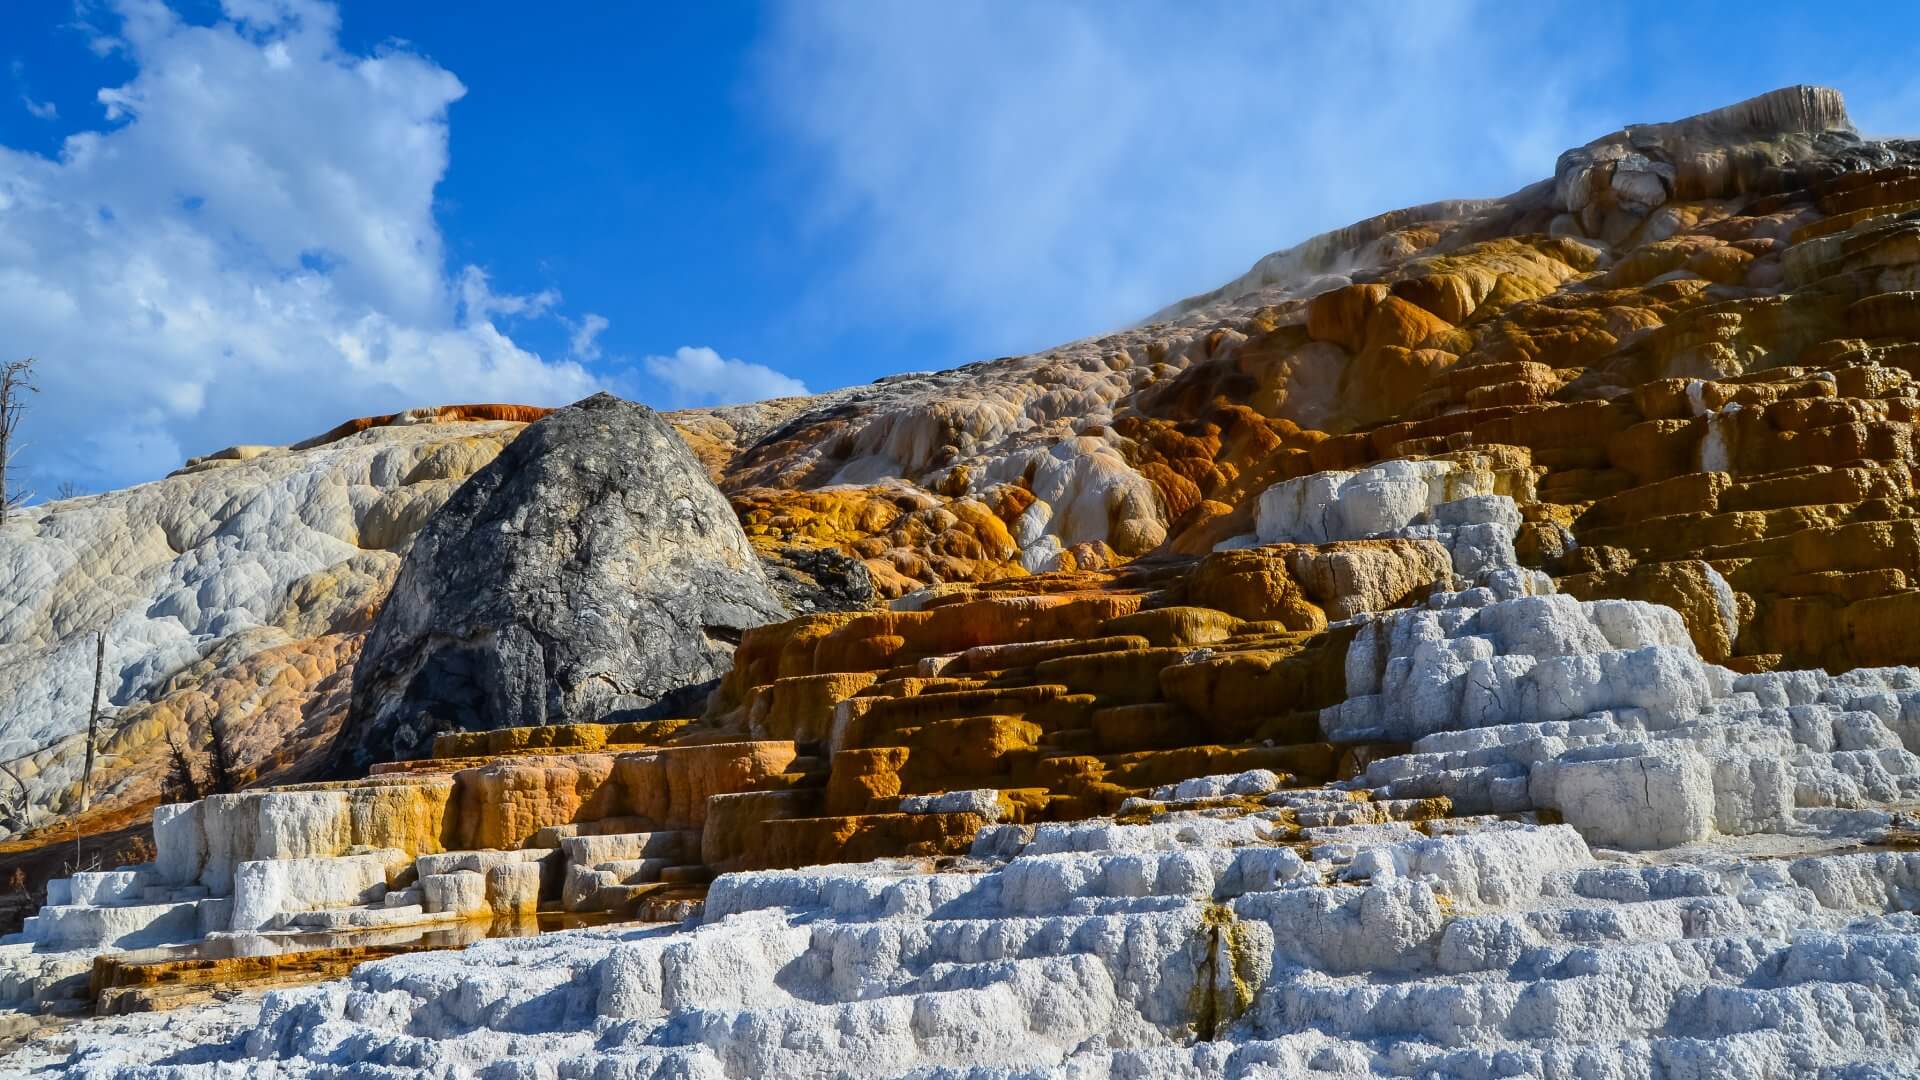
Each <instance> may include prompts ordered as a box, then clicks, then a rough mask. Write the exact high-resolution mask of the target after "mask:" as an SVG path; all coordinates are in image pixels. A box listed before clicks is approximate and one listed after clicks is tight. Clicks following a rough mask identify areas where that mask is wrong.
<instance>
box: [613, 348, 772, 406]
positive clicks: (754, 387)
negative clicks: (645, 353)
mask: <svg viewBox="0 0 1920 1080" xmlns="http://www.w3.org/2000/svg"><path fill="white" fill-rule="evenodd" d="M642 366H644V367H645V368H646V371H647V374H649V375H651V376H653V377H654V378H655V379H656V380H658V381H659V382H660V384H661V385H662V386H664V387H665V388H666V391H667V398H668V403H669V404H670V405H671V406H672V407H674V408H691V407H693V406H697V405H733V404H737V403H739V402H743V401H765V400H766V399H768V398H777V397H795V396H798V395H801V394H805V393H807V386H806V384H805V383H803V382H801V381H800V380H799V379H795V378H793V377H791V376H788V375H783V374H781V373H780V372H778V371H775V370H774V369H772V368H770V367H768V366H766V365H765V364H755V363H750V362H748V361H746V360H732V359H727V358H725V357H722V356H721V355H720V354H719V353H717V352H715V351H713V350H712V349H710V348H707V347H706V346H704V345H702V346H698V347H690V346H686V345H682V346H681V347H680V348H678V349H675V350H674V352H673V355H672V356H649V357H647V358H646V360H645V361H643V364H642Z"/></svg>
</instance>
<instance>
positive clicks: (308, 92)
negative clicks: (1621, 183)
mask: <svg viewBox="0 0 1920 1080" xmlns="http://www.w3.org/2000/svg"><path fill="white" fill-rule="evenodd" d="M1601 7H1603V8H1604V7H1605V6H1601ZM543 8H545V9H551V10H542V11H541V12H540V14H539V15H538V16H537V17H530V16H529V14H528V13H529V12H530V11H532V10H534V9H531V8H527V7H525V6H522V5H518V4H512V5H509V4H504V3H497V2H491V0H479V2H474V3H462V4H453V3H425V2H422V3H405V4H393V3H384V2H381V3H375V2H362V0H348V2H346V3H343V4H339V5H335V4H332V3H327V2H323V0H224V2H214V0H174V2H172V3H171V4H169V3H166V2H164V0H86V2H83V3H80V4H77V5H76V4H75V3H74V2H73V0H7V2H6V3H5V4H4V5H0V62H4V63H5V64H6V71H5V73H4V76H0V77H4V78H5V79H6V82H5V83H4V84H0V350H5V351H6V352H7V353H9V354H11V353H28V352H31V353H33V354H34V355H36V356H38V357H39V358H40V360H41V364H42V369H41V383H42V387H43V391H44V392H43V393H42V395H41V396H40V398H39V399H37V400H36V401H35V411H34V413H33V414H32V415H31V416H30V418H29V420H28V423H27V425H26V427H27V430H26V433H25V434H26V436H27V438H28V440H29V446H28V448H27V450H26V452H25V453H24V454H23V457H22V465H23V466H24V469H25V471H26V472H27V473H28V474H29V476H28V479H29V482H30V483H32V484H33V485H34V486H36V487H38V488H41V489H43V493H44V492H47V491H51V490H52V489H53V488H54V487H55V486H57V485H58V484H59V483H60V482H61V481H71V482H74V483H76V484H78V485H80V486H81V487H83V488H86V489H92V490H99V489H102V488H106V487H111V486H117V485H120V484H125V483H129V482H136V481H139V480H144V479H151V478H153V477H156V476H159V475H162V474H164V473H165V472H167V471H169V470H170V469H172V468H174V467H177V465H178V464H179V463H180V461H181V460H182V459H183V458H184V457H185V456H187V455H191V454H199V453H205V452H208V451H210V450H215V449H218V448H220V447H222V446H226V445H230V444H233V443H240V442H285V441H289V440H292V439H297V438H301V437H303V436H305V435H308V434H312V433H314V432H317V431H320V430H324V429H325V428H327V427H330V426H331V425H332V424H334V423H335V422H336V421H338V420H340V419H343V418H344V417H346V416H350V415H357V414H361V413H369V412H381V411H390V410H392V409H398V408H403V407H406V406H410V405H422V404H435V403H440V402H442V401H462V400H526V401H535V402H539V403H543V404H559V403H563V402H565V401H567V400H572V399H573V398H576V397H579V396H583V395H584V394H585V393H587V392H591V391H592V390H593V389H597V388H600V387H609V388H612V389H614V390H616V391H617V392H620V393H623V394H626V395H628V396H631V397H635V398H638V399H640V400H644V401H648V402H650V403H653V404H656V405H660V406H663V407H672V406H677V405H690V404H702V403H709V402H717V401H724V400H738V399H741V398H751V397H755V396H765V395H767V394H773V393H783V392H792V391H794V390H796V389H798V388H799V387H801V386H804V387H805V388H807V389H811V390H815V391H818V390H825V389H831V388H833V387H837V386H843V385H848V384H851V383H858V382H864V381H867V380H870V379H872V378H875V377H877V376H881V375H885V374H889V373H893V372H898V371H905V370H919V369H929V368H939V367H947V366H952V365H955V364H960V363H966V362H970V361H973V360H977V359H982V358H987V357H992V356H997V355H1007V354H1013V353H1019V352H1025V351H1030V350H1033V349H1037V348H1043V347H1045V346H1047V345H1050V344H1054V343H1057V342H1060V341H1064V340H1069V339H1072V338H1075V337H1079V336H1083V335H1086V334H1091V333H1097V332H1099V331H1102V330H1106V329H1111V328H1113V327H1115V326H1119V325H1124V324H1125V323H1126V322H1128V321H1130V320H1132V319H1136V318H1138V317H1140V316H1142V315H1144V314H1146V313H1148V312H1150V311H1152V310H1154V309H1156V308H1158V307H1160V306H1162V305H1163V304H1165V303H1168V302H1170V301H1172V300H1174V299H1177V298H1179V297H1180V296H1183V295H1187V294H1191V293H1194V292H1199V291H1202V290H1204V289H1208V288H1211V287H1213V286H1215V285H1218V284H1220V283H1221V282H1222V281H1225V280H1227V279H1228V278H1230V277H1232V276H1234V275H1235V274H1238V273H1239V272H1241V271H1242V270H1244V269H1245V268H1246V267H1247V266H1248V265H1249V264H1251V263H1252V262H1253V261H1254V260H1255V259H1257V258H1258V257H1259V256H1261V255H1263V254H1265V253H1266V252H1269V251H1272V250H1274V249H1277V248H1280V247H1284V246H1287V245H1289V244H1292V243H1294V242H1297V241H1299V240H1300V239H1303V238H1304V237H1306V236H1308V235H1311V234H1313V233H1315V232H1318V231H1321V230H1324V229H1327V228H1332V227H1336V226H1339V225H1342V224H1345V223H1347V222H1349V221H1352V220H1354V219H1356V218H1359V217H1363V216H1366V215H1368V214H1372V213H1376V212H1380V211H1384V210H1388V209H1392V208H1394V207H1397V206H1401V205H1406V204H1410V203H1415V202H1421V201H1425V200H1428V199H1434V198H1443V197H1451V196H1476V195H1497V194H1503V193H1505V192H1507V191H1511V190H1513V189H1515V188H1517V187H1519V186H1521V185H1523V184H1525V183H1528V182H1530V181H1532V180H1535V179H1539V178H1541V177H1544V176H1546V175H1548V174H1550V172H1551V170H1552V167H1553V160H1554V157H1555V156H1556V155H1557V154H1558V152H1559V151H1560V150H1561V149H1564V148H1565V147H1567V146H1571V145H1576V144H1578V143H1580V142H1584V141H1586V140H1587V139H1589V138H1592V137H1595V136H1597V135H1600V134H1603V133H1605V132H1607V131H1609V130H1612V129H1614V128H1617V127H1618V126H1620V125H1621V124H1622V123H1626V122H1630V121H1651V120H1666V119H1673V118H1676V117H1679V116H1683V115H1687V114H1689V113H1692V112H1697V111H1699V110H1702V109H1706V108H1711V107H1713V106H1716V105H1721V104H1726V103H1729V102H1732V101H1736V100H1739V99H1741V98H1744V97H1747V96H1750V95H1752V94H1755V93H1759V92H1762V91H1764V90H1768V89H1771V88H1773V87H1775V86H1780V85H1786V84H1790V83H1794V82H1820V83H1828V84H1831V85H1836V86H1839V87H1840V88H1841V89H1842V90H1844V91H1846V92H1847V94H1848V98H1849V102H1850V104H1851V106H1852V109H1853V115H1854V117H1855V120H1856V121H1857V122H1858V123H1859V124H1860V126H1861V127H1862V128H1863V129H1865V130H1867V131H1868V132H1870V133H1877V134H1894V133H1902V132H1916V131H1920V80H1916V78H1915V76H1914V75H1913V74H1910V69H1911V51H1910V43H1911V42H1912V41H1914V40H1916V36H1915V33H1914V32H1915V30H1916V29H1920V27H1916V26H1915V25H1914V24H1915V23H1916V22H1920V17H1916V16H1915V15H1912V14H1908V13H1907V12H1906V11H1905V10H1895V9H1892V8H1888V9H1887V10H1881V9H1877V8H1868V7H1864V6H1863V7H1860V8H1858V9H1853V10H1851V11H1850V10H1849V9H1845V8H1832V7H1826V8H1820V9H1818V10H1813V9H1810V8H1809V7H1808V6H1807V5H1786V4H1781V5H1767V4H1758V3H1742V4H1720V5H1712V4H1707V5H1675V4H1646V5H1629V6H1622V7H1615V8H1607V9H1605V10H1599V9H1596V6H1594V5H1581V6H1567V7H1564V8H1557V7H1553V6H1546V5H1527V6H1525V7H1524V8H1523V7H1520V6H1495V5H1490V4H1471V3H1459V4H1441V3H1435V4H1425V5H1417V6H1416V5H1387V4H1381V5H1365V4H1351V5H1339V6H1337V8H1336V7H1335V6H1331V5H1330V6H1325V7H1319V8H1315V7H1310V6H1306V5H1277V4H1276V5H1250V6H1249V5H1243V6H1237V7H1229V6H1227V5H1223V4H1221V5H1215V4H1200V5H1177V6H1174V5H1169V6H1165V7H1161V6H1155V5H1148V4H1135V3H1121V4H1098V5H1095V4H1084V5H1076V4H1064V3H1063V4H1053V5H1016V4H1011V3H1006V4H980V5H937V6H936V5H930V4H929V5H908V4H878V3H874V4H863V5H850V4H830V3H825V2H822V3H807V4H794V5H772V6H759V5H748V4H713V5H625V4H592V5H589V4H573V5H565V4H563V5H543ZM555 12H557V13H555Z"/></svg>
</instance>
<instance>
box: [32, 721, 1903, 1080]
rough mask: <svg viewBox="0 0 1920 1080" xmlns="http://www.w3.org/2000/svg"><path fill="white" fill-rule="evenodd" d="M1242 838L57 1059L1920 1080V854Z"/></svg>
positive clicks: (478, 954)
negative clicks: (1659, 860)
mask: <svg viewBox="0 0 1920 1080" xmlns="http://www.w3.org/2000/svg"><path fill="white" fill-rule="evenodd" d="M1485 745H1486V746H1489V747H1497V746H1500V745H1503V744H1500V743H1497V742H1489V743H1486V744H1485ZM1612 760H1616V759H1608V758H1597V759H1594V761H1597V762H1608V761H1612ZM1617 760H1634V759H1632V758H1622V759H1617ZM1683 767H1685V768H1692V769H1694V770H1695V772H1696V773H1698V772H1699V771H1701V770H1709V771H1710V769H1711V765H1710V763H1708V762H1707V761H1706V760H1705V759H1701V760H1699V761H1696V762H1695V763H1694V764H1693V765H1691V766H1683ZM1694 780H1695V781H1698V780H1699V776H1698V775H1696V776H1695V777H1694ZM1316 800H1318V802H1319V803H1321V804H1331V802H1333V801H1334V800H1333V799H1332V798H1328V797H1321V796H1317V795H1316V794H1315V793H1313V792H1287V793H1283V801H1284V802H1286V803H1287V806H1286V807H1284V808H1282V807H1277V808H1276V809H1275V810H1274V811H1273V812H1274V813H1280V812H1282V810H1283V809H1284V810H1298V809H1301V808H1304V807H1308V806H1310V805H1313V804H1315V803H1316ZM1697 812H1698V813H1704V814H1708V815H1711V814H1713V813H1714V812H1715V810H1714V806H1713V804H1712V803H1711V802H1710V801H1709V802H1706V803H1703V804H1701V805H1700V806H1699V807H1698V808H1697ZM1261 822H1262V819H1259V818H1256V817H1241V818H1231V819H1221V818H1215V817H1209V816H1207V814H1206V812H1205V811H1195V812H1176V813H1171V814H1167V815H1165V816H1163V817H1161V818H1159V819H1157V820H1155V821H1153V822H1151V823H1149V824H1144V825H1119V824H1115V823H1112V822H1107V821H1090V822H1081V823H1073V824H1057V825H1046V826H1041V827H1039V828H1037V829H1034V830H1031V839H1030V841H1028V842H1026V850H1024V851H1020V852H1018V853H1017V854H1014V855H1012V856H1011V858H1010V859H1009V860H1008V861H1005V862H1001V863H996V864H990V865H987V866H986V867H984V868H976V869H974V870H972V871H969V872H952V873H937V874H928V873H924V872H920V871H917V870H916V869H915V868H914V864H913V863H912V862H911V861H907V860H902V861H898V862H879V863H871V864H860V865H848V866H834V867H812V868H808V869H806V870H800V871H760V872H753V873H743V874H729V875H723V876H722V877H721V878H720V879H719V880H717V881H716V882H715V883H714V886H713V889H712V892H711V894H710V896H709V902H708V908H707V912H706V917H705V920H704V922H702V923H701V924H700V925H698V926H697V927H695V928H693V929H690V930H672V931H670V930H667V929H665V928H640V929H631V928H608V929H602V930H589V931H573V932H565V933H557V934H550V935H545V936H542V937H538V938H532V939H507V940H495V941H484V942H481V943H479V944H476V945H473V946H471V947H470V948H468V949H467V950H465V951H464V952H459V953H420V954H413V955H407V956H402V957H397V958H394V959H391V960H385V961H379V962H375V963H370V964H366V965H363V966H361V967H360V968H358V969H356V971H355V972H354V974H353V975H352V977H351V978H350V979H349V980H347V981H345V982H340V983H330V984H322V985H318V986H310V987H299V988H294V989H289V990H282V991H277V992H275V993H272V994H269V995H268V996H267V998H266V999H265V1001H264V1002H263V1003H262V1004H261V1006H260V1007H259V1009H258V1012H257V1014H253V1015H251V1016H245V1017H241V1018H238V1019H236V1020H234V1021H232V1023H231V1026H229V1027H228V1028H227V1029H225V1030H224V1031H223V1032H222V1033H221V1034H220V1035H219V1036H218V1037H217V1038H208V1037H207V1036H206V1034H205V1033H204V1032H203V1031H202V1030H200V1029H199V1028H197V1027H195V1026H194V1025H195V1020H194V1015H195V1014H193V1013H192V1012H191V1011H182V1012H179V1013H174V1014H168V1015H167V1018H166V1019H164V1020H161V1021H157V1022H156V1021H138V1022H140V1023H151V1024H153V1025H154V1026H153V1028H152V1029H151V1030H147V1031H144V1032H143V1034H142V1037H141V1038H140V1039H139V1040H137V1042H135V1043H129V1042H127V1041H124V1040H121V1041H115V1040H116V1037H115V1036H112V1035H106V1034H101V1035H96V1034H94V1032H95V1031H96V1030H97V1029H98V1028H99V1026H100V1025H103V1024H106V1023H110V1022H111V1021H97V1022H95V1023H94V1024H93V1025H82V1026H81V1027H78V1028H75V1029H71V1030H70V1031H69V1033H68V1038H70V1039H72V1040H73V1041H74V1045H75V1046H76V1047H77V1048H78V1049H77V1050H76V1052H75V1056H74V1057H73V1058H71V1059H70V1060H69V1063H68V1067H69V1072H70V1073H71V1074H73V1075H78V1076H99V1077H106V1076H111V1075H133V1076H154V1077H163V1076H164V1077H183V1078H184V1077H202V1076H205V1077H211V1076H215V1075H240V1074H244V1073H255V1074H265V1073H272V1072H276V1071H277V1072H278V1073H281V1074H286V1075H340V1074H346V1073H347V1072H348V1070H359V1071H361V1072H364V1071H366V1070H368V1069H375V1070H386V1071H384V1072H382V1073H381V1075H413V1074H417V1073H425V1074H432V1075H456V1076H464V1075H472V1076H477V1077H519V1076H555V1077H573V1076H594V1077H598V1076H619V1077H626V1076H645V1077H685V1076H714V1077H723V1076H760V1075H781V1076H848V1077H883V1076H888V1077H890V1076H903V1075H913V1076H925V1077H934V1076H942V1077H944V1076H961V1075H966V1076H991V1077H1007V1078H1011V1077H1013V1076H1022V1077H1031V1076H1048V1077H1055V1076H1057V1077H1084V1076H1089V1075H1097V1076H1109V1075H1112V1076H1161V1075H1171V1076H1213V1075H1228V1076H1237V1075H1249V1076H1251V1075H1301V1074H1309V1073H1313V1072H1324V1071H1329V1070H1331V1071H1335V1072H1341V1073H1346V1074H1351V1073H1355V1072H1359V1073H1370V1074H1374V1075H1385V1076H1409V1077H1411V1076H1433V1075H1447V1076H1471V1077H1487V1078H1489V1080H1491V1078H1492V1077H1495V1076H1511V1075H1567V1076H1584V1075H1594V1076H1607V1077H1627V1076H1641V1075H1647V1074H1648V1073H1649V1072H1650V1071H1652V1070H1653V1068H1654V1065H1655V1063H1656V1062H1665V1063H1666V1067H1668V1068H1671V1069H1674V1070H1678V1072H1679V1074H1680V1075H1701V1076H1705V1075H1722V1074H1727V1073H1728V1071H1729V1070H1732V1072H1733V1074H1738V1075H1762V1076H1787V1075H1795V1074H1796V1073H1798V1072H1801V1071H1804V1070H1803V1069H1802V1065H1803V1064H1804V1063H1808V1062H1818V1063H1819V1067H1820V1068H1821V1069H1824V1070H1826V1072H1824V1073H1822V1075H1830V1076H1832V1077H1835V1078H1838V1077H1842V1076H1848V1077H1851V1076H1867V1075H1873V1076H1882V1075H1884V1076H1900V1075H1912V1074H1914V1072H1915V1071H1916V1070H1920V1045H1917V1044H1915V1043H1914V1041H1913V1040H1911V1039H1907V1038H1906V1037H1905V1036H1904V1034H1902V1033H1903V1032H1905V1031H1909V1030H1912V1029H1913V1028H1914V1027H1915V1026H1916V1025H1920V998H1916V997H1915V995H1913V994H1911V993H1910V992H1909V991H1908V989H1907V988H1908V987H1909V986H1910V985H1911V984H1912V982H1913V980H1914V979H1915V978H1917V977H1920V944H1917V943H1920V933H1916V931H1920V919H1916V917H1915V915H1914V914H1913V912H1914V910H1915V909H1916V908H1917V907H1920V853H1915V852H1899V851H1881V852H1864V853H1858V854H1843V853H1836V852H1833V851H1832V850H1830V849H1829V850H1826V851H1822V852H1817V853H1815V854H1811V855H1807V856H1803V857H1799V858H1793V859H1786V860H1774V861H1767V860H1755V859H1750V858H1749V859H1745V860H1741V859H1730V858H1727V857H1725V856H1724V855H1720V854H1716V853H1714V852H1713V851H1711V850H1710V849H1705V850H1702V852H1701V854H1700V855H1699V856H1698V861H1694V862H1688V861H1684V857H1683V861H1679V862H1675V863H1670V864H1665V865H1650V864H1642V863H1637V862H1634V861H1631V860H1628V859H1616V860H1614V861H1611V862H1599V861H1596V860H1595V859H1594V858H1593V856H1592V854H1591V853H1590V852H1589V851H1588V849H1587V846H1586V844H1585V842H1584V841H1583V840H1582V837H1581V835H1580V833H1579V832H1577V831H1576V830H1575V829H1574V828H1573V827H1571V826H1568V825H1557V826H1548V827H1539V826H1529V825H1525V824H1521V823H1516V822H1500V821H1491V820H1481V821H1477V822H1476V821H1473V820H1467V819H1460V820H1455V821H1452V822H1449V823H1445V824H1444V825H1442V824H1439V823H1436V824H1434V825H1432V826H1430V828H1432V829H1433V831H1434V832H1435V833H1436V835H1432V836H1425V835H1420V834H1419V833H1416V832H1413V831H1412V830H1407V829H1404V828H1402V829H1400V830H1398V831H1395V830H1390V829H1383V828H1380V827H1378V826H1374V827H1371V828H1372V829H1373V830H1374V831H1373V833H1372V834H1371V835H1374V836H1376V837H1377V839H1368V838H1367V837H1368V836H1369V835H1370V834H1369V833H1368V832H1367V831H1366V830H1363V829H1359V828H1354V829H1348V830H1346V832H1347V833H1348V835H1350V836H1351V837H1352V845H1351V846H1352V851H1351V853H1350V854H1351V858H1350V859H1349V860H1348V861H1346V862H1344V863H1341V864H1334V865H1325V864H1321V863H1319V862H1318V861H1317V860H1307V859H1303V858H1302V857H1301V855H1300V854H1299V853H1298V851H1296V850H1294V849H1293V848H1290V847H1276V846H1273V845H1272V844H1271V842H1270V841H1268V840H1266V839H1265V838H1264V833H1263V832H1262V831H1261V829H1259V828H1258V827H1257V826H1258V825H1259V824H1261ZM1001 832H1003V833H1005V834H1006V835H1007V836H1008V837H1010V838H1012V839H1013V840H1022V839H1023V838H1024V837H1025V836H1026V835H1027V832H1026V830H1022V829H1016V828H1015V827H1011V826H1008V827H1003V828H1002V829H1001ZM1002 846H1010V845H1005V844H1003V845H1002ZM1036 849H1037V850H1036ZM533 865H535V864H532V863H517V864H516V863H509V862H500V863H497V864H496V869H497V868H503V867H511V866H528V867H530V866H533ZM445 876H448V877H478V876H479V874H478V872H477V871H474V870H460V871H455V872H453V873H451V874H448V875H445ZM1336 879H1338V881H1339V883H1337V884H1335V883H1333V882H1335V880H1336ZM423 885H424V881H423ZM1196 1033H1198V1034H1200V1035H1202V1036H1203V1037H1202V1038H1199V1039H1196V1038H1195V1036H1196ZM1756 1033H1757V1034H1758V1037H1756ZM189 1048H191V1050H192V1052H191V1053H186V1052H185V1051H186V1050H188V1049H189ZM140 1069H145V1070H146V1071H139V1070H140ZM356 1075H357V1073H356Z"/></svg>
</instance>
